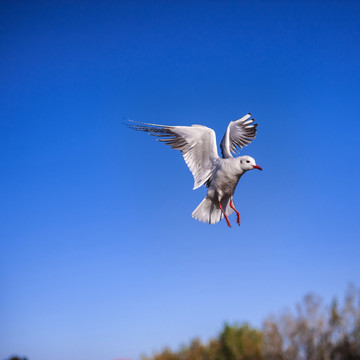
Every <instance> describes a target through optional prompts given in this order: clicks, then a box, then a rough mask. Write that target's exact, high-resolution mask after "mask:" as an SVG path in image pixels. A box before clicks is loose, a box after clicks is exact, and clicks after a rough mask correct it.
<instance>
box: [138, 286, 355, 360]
mask: <svg viewBox="0 0 360 360" xmlns="http://www.w3.org/2000/svg"><path fill="white" fill-rule="evenodd" d="M143 360H360V292H359V290H356V289H355V288H354V287H353V286H350V287H349V289H348V291H347V293H346V295H345V301H344V303H343V305H342V306H341V305H339V303H338V301H337V300H336V299H335V300H334V301H333V302H332V303H331V304H330V306H324V305H323V302H322V300H321V298H320V297H318V296H315V295H313V294H309V295H306V296H305V297H304V299H303V300H302V302H301V303H299V304H297V306H296V310H295V311H293V312H285V313H283V314H281V315H280V316H271V317H269V318H267V319H266V320H265V322H264V325H263V327H262V329H261V330H258V329H254V328H251V327H250V326H249V325H248V324H243V325H241V326H239V325H228V324H225V326H224V328H223V330H222V331H221V333H220V334H219V336H218V337H217V338H216V339H212V340H210V341H209V342H208V343H207V344H203V343H202V342H201V341H200V340H199V339H195V340H193V341H191V343H190V345H188V346H182V347H181V349H180V350H179V351H177V352H172V351H171V350H170V349H168V348H167V349H164V350H163V351H162V352H161V353H159V354H154V355H153V356H152V357H143Z"/></svg>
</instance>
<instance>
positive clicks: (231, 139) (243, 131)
mask: <svg viewBox="0 0 360 360" xmlns="http://www.w3.org/2000/svg"><path fill="white" fill-rule="evenodd" d="M250 117H251V114H250V113H249V114H247V115H245V116H243V117H242V118H240V119H238V120H236V121H231V122H230V124H229V125H228V127H227V129H226V133H225V135H224V137H223V139H222V140H221V144H220V148H221V153H222V156H223V158H230V157H233V155H232V154H236V151H237V149H241V148H242V147H244V146H246V145H248V144H250V143H251V141H252V140H254V139H255V136H256V128H257V126H258V125H257V124H254V121H255V119H250V120H249V118H250Z"/></svg>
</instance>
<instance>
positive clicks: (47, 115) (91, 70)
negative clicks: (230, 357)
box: [0, 1, 360, 360]
mask: <svg viewBox="0 0 360 360" xmlns="http://www.w3.org/2000/svg"><path fill="white" fill-rule="evenodd" d="M359 10H360V5H359V3H358V2H356V1H322V2H321V1H318V2H316V1H315V2H314V1H313V2H305V1H293V2H291V3H290V2H287V1H206V2H205V1H198V2H186V1H153V2H152V1H151V2H150V1H120V2H117V1H107V2H105V3H102V2H100V1H98V2H96V1H77V2H71V1H58V2H56V3H55V2H42V1H37V2H21V1H16V2H15V1H2V2H1V5H0V18H1V33H0V38H1V57H0V122H1V129H0V130H1V131H0V159H1V166H2V172H1V174H2V175H1V177H0V190H1V199H2V201H1V207H0V216H1V224H2V226H1V227H0V239H1V240H0V270H1V271H0V286H1V294H2V295H1V297H0V317H1V322H0V358H1V359H3V358H6V357H8V356H10V355H11V354H18V355H24V356H27V357H28V358H29V360H35V359H37V360H47V359H50V358H51V359H52V360H64V359H77V360H100V359H101V360H104V359H116V358H120V357H126V358H131V359H138V358H139V356H140V354H141V353H146V354H151V353H152V351H154V350H160V349H161V348H162V347H163V346H165V345H169V346H170V347H172V348H177V347H178V346H179V345H180V344H181V343H185V342H188V341H189V340H190V339H191V338H193V337H196V336H199V337H200V338H201V339H203V340H207V339H208V338H209V337H212V336H216V335H217V333H218V332H219V331H220V329H221V327H222V325H223V323H224V322H225V321H228V322H230V323H232V322H236V321H238V322H242V321H248V322H250V324H252V325H253V326H261V323H262V321H263V319H264V318H265V317H266V316H268V315H270V314H271V313H278V312H279V311H281V310H282V309H284V307H287V306H289V307H292V306H293V305H294V304H295V303H296V302H297V301H299V300H300V299H301V298H302V296H303V295H305V294H306V293H308V292H315V293H317V294H319V295H321V296H322V297H323V298H324V299H325V300H326V301H330V300H331V299H332V298H333V297H334V296H337V297H339V298H341V297H342V295H343V293H344V291H345V289H346V287H347V285H348V284H349V283H350V282H353V283H354V284H355V285H357V286H359V285H360V284H359V280H358V279H359V274H360V262H359V253H360V241H359V240H360V239H359V223H358V220H359V218H358V214H359V213H358V211H359V200H360V199H359V190H358V184H359V175H360V172H359V165H358V164H359V145H358V144H359V140H358V137H359V127H360V125H359V112H360V106H359V104H360V102H359V94H360V85H359V84H360V78H359V74H360V47H359V35H360V26H359V25H360V24H359V15H360V12H359ZM247 112H251V113H252V114H253V115H254V117H255V118H256V120H257V122H258V124H259V127H258V135H257V138H256V139H255V141H254V142H253V143H252V144H251V145H249V146H248V147H247V148H245V149H244V150H243V151H242V154H247V155H251V156H253V157H254V158H255V159H256V161H257V163H258V164H259V165H260V166H262V167H263V169H264V171H263V172H258V171H253V172H250V173H247V174H246V175H245V176H244V177H243V178H242V179H241V181H240V183H239V186H238V188H237V191H236V193H235V202H236V204H237V208H238V209H239V211H240V213H241V216H242V225H241V227H240V228H239V227H237V226H236V225H235V217H234V215H233V216H232V217H231V218H230V220H231V221H232V223H233V227H232V228H231V229H229V228H228V227H227V226H226V223H225V222H224V221H222V222H221V223H219V224H217V225H215V226H209V225H206V224H202V223H198V222H196V221H194V220H193V219H192V218H191V213H192V211H193V210H194V208H195V207H196V206H197V205H198V203H199V202H200V201H201V200H202V198H203V197H204V195H205V189H203V188H202V189H199V190H197V191H192V186H193V179H192V176H191V173H190V172H189V170H188V169H187V167H186V164H185V163H184V161H183V159H182V157H181V154H180V153H179V152H176V151H174V150H171V149H170V148H168V147H166V146H163V145H161V144H159V143H157V142H156V141H154V139H153V138H152V137H150V136H147V135H146V134H143V133H137V132H134V131H131V130H130V129H127V128H126V127H124V126H123V124H122V123H123V119H124V118H126V117H128V118H131V119H134V120H138V121H145V122H152V123H163V124H172V125H191V124H194V123H198V124H204V125H206V126H209V127H211V128H213V129H214V130H215V131H216V133H217V138H218V142H219V141H220V140H221V138H222V136H223V133H224V131H225V130H226V127H227V125H228V123H229V122H230V121H232V120H235V119H237V118H238V117H241V116H243V115H244V114H246V113H247Z"/></svg>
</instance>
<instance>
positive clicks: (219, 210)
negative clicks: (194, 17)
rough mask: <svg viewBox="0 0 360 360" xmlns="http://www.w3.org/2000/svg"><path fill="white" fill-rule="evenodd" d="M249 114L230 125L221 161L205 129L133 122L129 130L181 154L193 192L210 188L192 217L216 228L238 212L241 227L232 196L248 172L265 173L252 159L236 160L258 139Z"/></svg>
mask: <svg viewBox="0 0 360 360" xmlns="http://www.w3.org/2000/svg"><path fill="white" fill-rule="evenodd" d="M250 117H251V115H250V113H249V114H247V115H245V116H243V117H242V118H240V119H238V120H236V121H231V122H230V124H229V126H228V128H227V130H226V133H225V135H224V137H223V139H222V140H221V144H220V148H221V153H222V157H223V158H220V157H219V155H218V152H217V148H216V136H215V132H214V130H212V129H210V128H208V127H206V126H203V125H192V126H168V125H158V124H148V123H141V122H135V121H131V124H128V126H129V127H130V128H132V129H135V130H140V131H146V132H147V133H148V134H150V135H153V136H158V137H159V139H158V141H162V142H164V143H165V144H167V145H170V146H171V147H172V148H173V149H177V150H180V151H181V153H182V155H183V157H184V159H185V162H186V164H187V165H188V167H189V169H190V171H191V172H192V174H193V176H194V180H195V183H194V190H195V189H197V188H199V187H200V186H202V185H204V186H206V187H207V188H208V191H207V194H206V197H205V199H204V200H203V201H202V202H201V203H200V204H199V206H198V207H197V208H196V209H195V210H194V211H193V213H192V217H193V218H194V219H196V220H199V221H201V222H204V223H209V224H215V223H217V222H219V221H220V220H222V219H223V218H224V217H225V220H226V223H227V225H228V226H229V227H231V225H230V221H229V219H228V216H229V215H230V214H232V213H233V212H234V211H235V212H236V216H237V218H236V222H237V223H238V224H239V225H240V213H239V212H238V211H237V210H236V209H235V205H234V201H233V196H234V192H235V188H236V186H237V184H238V182H239V179H240V177H241V176H242V175H243V174H244V173H245V172H246V171H248V170H252V169H258V170H262V169H261V167H260V166H259V165H256V163H255V160H254V159H253V158H252V157H250V156H247V155H245V156H239V157H235V158H234V157H233V155H232V154H236V150H237V148H242V147H244V146H246V145H248V144H250V142H251V141H252V140H253V139H254V138H255V136H256V127H257V124H254V121H255V120H254V119H250Z"/></svg>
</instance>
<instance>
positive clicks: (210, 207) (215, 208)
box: [192, 197, 234, 224]
mask: <svg viewBox="0 0 360 360" xmlns="http://www.w3.org/2000/svg"><path fill="white" fill-rule="evenodd" d="M221 206H222V208H223V209H224V211H225V213H226V215H230V214H232V213H233V212H234V210H233V209H232V208H231V207H230V198H227V199H224V200H222V201H221ZM192 217H193V218H194V219H196V220H198V221H201V222H204V223H208V224H216V223H217V222H219V221H220V220H222V219H223V218H224V214H223V213H222V211H221V209H220V207H219V204H218V202H217V201H214V200H212V199H210V198H208V197H206V198H205V199H204V200H203V201H202V202H201V203H200V204H199V205H198V207H197V208H196V209H195V210H194V211H193V213H192Z"/></svg>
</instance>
